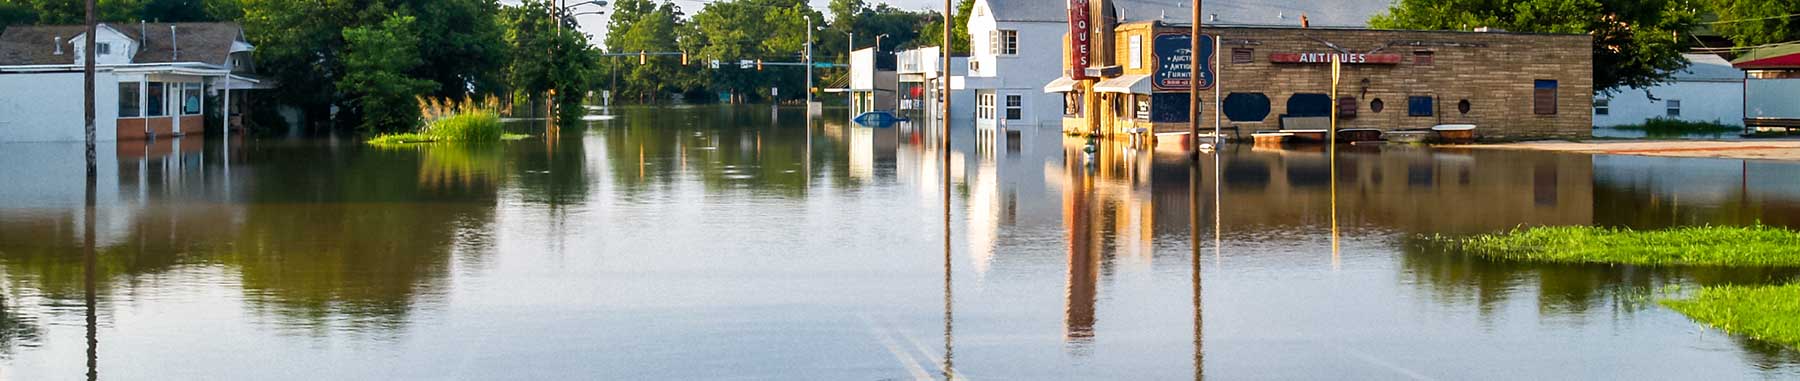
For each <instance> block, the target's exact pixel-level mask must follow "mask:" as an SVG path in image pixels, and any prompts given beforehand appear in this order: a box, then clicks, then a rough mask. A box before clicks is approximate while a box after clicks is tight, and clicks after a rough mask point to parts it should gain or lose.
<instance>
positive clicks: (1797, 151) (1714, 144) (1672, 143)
mask: <svg viewBox="0 0 1800 381" xmlns="http://www.w3.org/2000/svg"><path fill="white" fill-rule="evenodd" d="M1472 147H1474V148H1489V149H1521V150H1538V151H1558V152H1578V153H1587V154H1604V155H1636V156H1655V157H1699V158H1722V159H1754V160H1787V161H1800V139H1779V140H1773V139H1772V140H1735V141H1718V140H1655V141H1644V140H1632V141H1585V142H1570V141H1536V142H1520V143H1506V144H1491V145H1477V146H1472Z"/></svg>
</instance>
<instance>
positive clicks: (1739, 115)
mask: <svg viewBox="0 0 1800 381" xmlns="http://www.w3.org/2000/svg"><path fill="white" fill-rule="evenodd" d="M1684 56H1686V57H1687V59H1688V61H1689V62H1690V64H1689V65H1688V67H1687V68H1686V69H1682V70H1681V71H1680V72H1678V73H1675V81H1674V82H1671V83H1667V84H1663V85H1659V86H1656V87H1652V88H1648V89H1642V90H1632V89H1627V90H1624V91H1621V92H1619V93H1617V94H1610V95H1601V96H1597V97H1595V98H1594V125H1595V126H1598V127H1613V126H1623V125H1636V124H1643V123H1644V121H1647V120H1650V119H1651V118H1668V119H1677V120H1684V121H1690V122H1718V123H1721V124H1725V125H1730V126H1743V125H1744V71H1743V70H1739V69H1737V68H1734V67H1731V62H1728V61H1725V59H1724V58H1720V57H1719V56H1716V55H1712V54H1684Z"/></svg>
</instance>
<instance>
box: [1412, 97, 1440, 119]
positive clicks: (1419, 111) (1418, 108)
mask: <svg viewBox="0 0 1800 381" xmlns="http://www.w3.org/2000/svg"><path fill="white" fill-rule="evenodd" d="M1432 103H1433V102H1432V101H1431V97H1407V98H1406V116H1432V115H1433V114H1435V113H1434V112H1432V109H1433V108H1434V107H1435V106H1434V105H1433V104H1432Z"/></svg>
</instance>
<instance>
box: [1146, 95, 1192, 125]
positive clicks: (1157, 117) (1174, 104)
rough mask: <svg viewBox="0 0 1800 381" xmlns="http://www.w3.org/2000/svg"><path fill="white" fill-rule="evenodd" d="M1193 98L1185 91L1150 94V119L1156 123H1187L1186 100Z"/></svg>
mask: <svg viewBox="0 0 1800 381" xmlns="http://www.w3.org/2000/svg"><path fill="white" fill-rule="evenodd" d="M1191 100H1193V98H1190V97H1189V95H1188V94H1186V93H1164V94H1154V95H1151V96H1150V121H1151V122H1156V123H1187V121H1188V102H1189V101H1191Z"/></svg>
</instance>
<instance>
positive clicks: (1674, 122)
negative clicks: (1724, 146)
mask: <svg viewBox="0 0 1800 381" xmlns="http://www.w3.org/2000/svg"><path fill="white" fill-rule="evenodd" d="M1614 128H1617V129H1621V130H1636V131H1645V132H1650V133H1722V132H1739V131H1743V130H1744V128H1743V127H1734V126H1729V125H1725V124H1723V123H1719V122H1716V121H1715V122H1689V121H1685V120H1680V119H1670V118H1664V117H1656V118H1650V120H1646V121H1644V123H1643V124H1634V125H1624V126H1618V127H1614Z"/></svg>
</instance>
